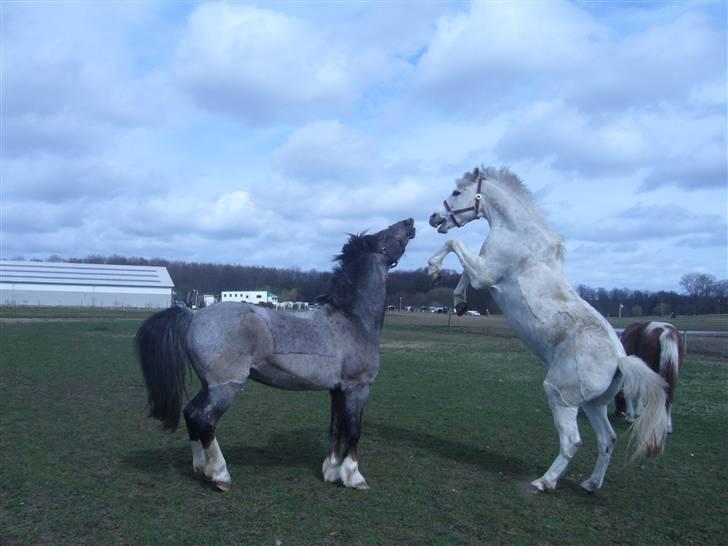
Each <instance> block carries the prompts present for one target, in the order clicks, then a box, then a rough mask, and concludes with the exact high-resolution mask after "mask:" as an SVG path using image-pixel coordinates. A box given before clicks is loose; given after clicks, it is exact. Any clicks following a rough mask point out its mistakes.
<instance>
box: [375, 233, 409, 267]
mask: <svg viewBox="0 0 728 546" xmlns="http://www.w3.org/2000/svg"><path fill="white" fill-rule="evenodd" d="M394 238H395V239H397V242H398V243H399V246H400V247H401V248H402V250H404V245H403V244H402V239H400V238H399V235H396V234H395V236H394ZM378 252H379V254H383V255H385V256H386V257H387V258H389V259H390V260H392V261H391V262H390V263H389V269H394V268H395V267H397V265H398V264H399V260H395V259H393V258H392V257H391V256H390V255H389V250H387V247H386V246H383V247H382V248H381V249H379V251H378Z"/></svg>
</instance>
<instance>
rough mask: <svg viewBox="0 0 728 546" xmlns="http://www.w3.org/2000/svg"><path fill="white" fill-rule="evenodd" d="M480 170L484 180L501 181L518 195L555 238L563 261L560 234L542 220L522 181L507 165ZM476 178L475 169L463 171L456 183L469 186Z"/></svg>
mask: <svg viewBox="0 0 728 546" xmlns="http://www.w3.org/2000/svg"><path fill="white" fill-rule="evenodd" d="M480 172H481V173H483V176H484V177H485V179H486V180H495V181H496V182H499V183H501V184H502V185H504V186H505V187H506V188H508V189H509V190H510V191H511V192H512V193H513V194H515V195H516V197H518V200H519V202H520V203H521V204H522V205H524V206H525V207H526V208H528V209H529V210H530V212H531V214H532V215H533V217H534V219H535V220H536V221H537V222H538V224H539V225H541V227H542V228H543V229H544V230H546V231H547V232H548V233H550V234H551V235H553V236H554V237H555V238H556V240H557V243H556V256H557V257H558V259H559V260H560V261H563V259H564V256H565V255H566V248H565V247H564V242H563V240H562V239H561V236H560V235H559V234H557V233H556V232H554V230H553V229H551V227H550V226H549V225H548V224H547V223H546V220H544V218H543V215H542V214H541V211H540V210H538V207H536V204H535V203H534V201H533V194H532V193H531V191H530V190H529V189H528V188H527V187H526V185H525V184H524V183H523V181H522V180H521V179H520V178H519V177H518V175H516V174H515V173H512V172H511V170H510V169H509V168H508V167H501V168H500V169H498V168H496V167H484V166H481V167H480ZM477 179H478V177H477V173H476V172H475V171H473V172H472V173H465V176H463V178H461V179H460V181H459V182H458V185H459V186H460V185H462V186H465V185H468V186H469V185H471V184H474V183H475V182H476V181H477Z"/></svg>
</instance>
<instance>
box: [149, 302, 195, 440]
mask: <svg viewBox="0 0 728 546" xmlns="http://www.w3.org/2000/svg"><path fill="white" fill-rule="evenodd" d="M193 316H194V315H193V314H192V311H189V310H188V309H184V308H180V307H171V308H169V309H165V310H164V311H160V312H159V313H155V314H154V315H152V316H151V317H149V318H148V319H147V320H145V321H144V323H143V324H142V325H141V327H140V328H139V330H138V331H137V333H136V338H135V345H136V353H137V357H138V358H139V362H140V363H141V365H142V373H143V374H144V382H145V383H146V385H147V397H148V400H149V417H153V418H155V419H159V420H160V421H161V422H162V428H164V430H168V431H170V432H173V431H175V430H177V427H178V426H179V417H180V411H181V410H182V399H183V397H184V394H185V368H187V366H188V364H189V363H190V360H189V356H188V354H187V347H186V346H185V334H186V332H187V329H188V328H189V326H190V323H191V322H192V318H193Z"/></svg>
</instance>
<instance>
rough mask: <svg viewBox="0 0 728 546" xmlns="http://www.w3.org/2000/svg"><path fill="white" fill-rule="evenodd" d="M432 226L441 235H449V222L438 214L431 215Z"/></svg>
mask: <svg viewBox="0 0 728 546" xmlns="http://www.w3.org/2000/svg"><path fill="white" fill-rule="evenodd" d="M430 225H431V226H432V227H434V228H435V229H437V231H439V232H440V233H447V220H446V219H445V218H443V217H442V216H440V215H439V214H438V213H436V212H433V213H432V214H431V215H430Z"/></svg>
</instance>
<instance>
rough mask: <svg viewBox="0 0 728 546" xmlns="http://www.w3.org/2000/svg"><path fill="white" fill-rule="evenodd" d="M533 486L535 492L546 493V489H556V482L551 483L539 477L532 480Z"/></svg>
mask: <svg viewBox="0 0 728 546" xmlns="http://www.w3.org/2000/svg"><path fill="white" fill-rule="evenodd" d="M531 487H533V489H534V490H535V491H534V493H544V492H546V491H553V490H554V489H556V484H555V483H550V482H548V481H546V480H544V479H543V478H539V479H538V480H533V481H532V482H531Z"/></svg>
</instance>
